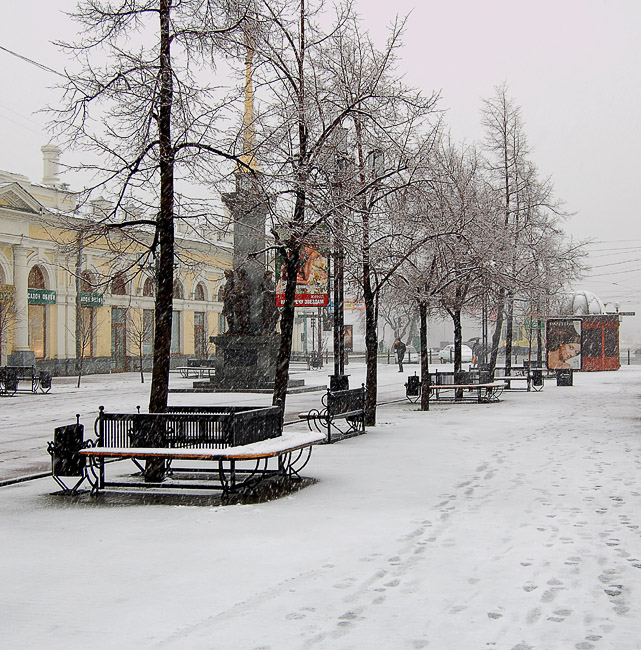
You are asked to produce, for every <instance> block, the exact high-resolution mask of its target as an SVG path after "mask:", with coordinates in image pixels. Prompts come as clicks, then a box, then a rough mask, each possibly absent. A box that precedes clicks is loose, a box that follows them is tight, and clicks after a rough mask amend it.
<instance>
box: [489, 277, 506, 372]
mask: <svg viewBox="0 0 641 650" xmlns="http://www.w3.org/2000/svg"><path fill="white" fill-rule="evenodd" d="M504 309H505V289H501V290H500V291H499V298H498V300H497V302H496V325H495V327H494V333H493V334H492V350H491V351H490V377H491V378H492V379H493V378H494V370H495V368H496V358H497V357H498V354H499V345H500V344H501V330H502V329H503V310H504Z"/></svg>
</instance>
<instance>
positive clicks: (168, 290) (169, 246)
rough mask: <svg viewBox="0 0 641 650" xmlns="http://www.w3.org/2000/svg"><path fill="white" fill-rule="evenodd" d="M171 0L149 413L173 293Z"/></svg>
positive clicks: (163, 45)
mask: <svg viewBox="0 0 641 650" xmlns="http://www.w3.org/2000/svg"><path fill="white" fill-rule="evenodd" d="M171 3H172V0H160V92H159V105H158V138H159V142H160V147H159V150H160V160H159V167H160V210H159V212H158V217H157V225H156V228H157V234H158V245H159V261H158V283H157V286H158V291H157V294H156V303H155V310H154V329H155V332H154V341H155V343H154V365H153V371H152V376H151V391H150V397H149V412H150V413H160V412H162V411H164V410H166V408H167V397H168V393H169V360H170V355H171V320H172V310H173V291H174V150H173V147H172V142H171V109H172V100H173V87H172V70H171V56H170V38H169V18H170V12H171Z"/></svg>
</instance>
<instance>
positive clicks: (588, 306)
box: [560, 291, 606, 316]
mask: <svg viewBox="0 0 641 650" xmlns="http://www.w3.org/2000/svg"><path fill="white" fill-rule="evenodd" d="M560 312H561V314H562V315H564V316H589V315H591V314H605V313H606V312H605V305H604V304H603V303H602V302H601V299H600V298H598V297H597V296H595V295H594V294H593V293H592V292H590V291H575V292H574V293H568V294H565V295H564V296H563V297H562V299H561V309H560Z"/></svg>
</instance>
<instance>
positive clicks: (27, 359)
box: [7, 350, 36, 366]
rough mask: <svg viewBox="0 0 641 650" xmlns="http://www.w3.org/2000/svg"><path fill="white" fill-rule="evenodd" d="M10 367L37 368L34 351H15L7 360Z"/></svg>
mask: <svg viewBox="0 0 641 650" xmlns="http://www.w3.org/2000/svg"><path fill="white" fill-rule="evenodd" d="M7 365H8V366H35V365H36V355H35V353H34V352H33V350H14V351H13V352H12V353H11V354H10V355H9V356H8V358H7Z"/></svg>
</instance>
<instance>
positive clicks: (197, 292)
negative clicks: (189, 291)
mask: <svg viewBox="0 0 641 650" xmlns="http://www.w3.org/2000/svg"><path fill="white" fill-rule="evenodd" d="M194 300H202V301H204V300H205V287H203V284H202V282H199V283H198V284H197V285H196V288H195V289H194Z"/></svg>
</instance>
